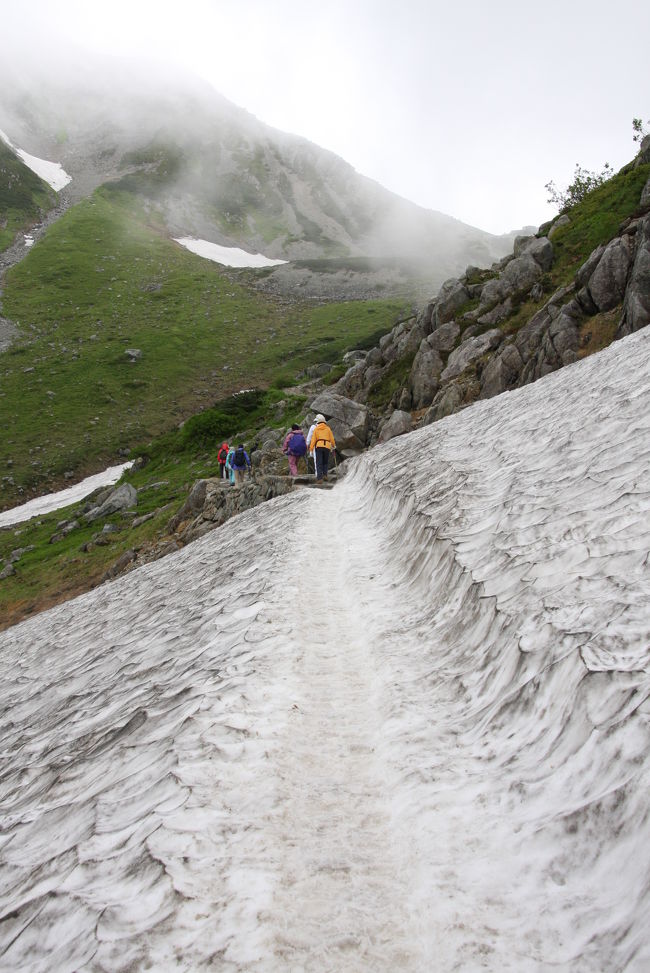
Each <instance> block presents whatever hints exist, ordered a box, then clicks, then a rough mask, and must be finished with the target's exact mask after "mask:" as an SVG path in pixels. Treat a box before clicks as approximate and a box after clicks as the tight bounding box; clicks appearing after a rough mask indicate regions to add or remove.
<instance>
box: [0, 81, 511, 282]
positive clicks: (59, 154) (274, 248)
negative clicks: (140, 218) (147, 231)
mask: <svg viewBox="0 0 650 973" xmlns="http://www.w3.org/2000/svg"><path fill="white" fill-rule="evenodd" d="M100 73H101V72H100ZM182 84H184V85H185V88H182V87H180V85H181V82H180V81H174V80H173V79H169V80H168V82H167V84H166V87H165V88H163V89H160V88H157V87H156V85H155V84H154V83H153V81H152V79H151V78H148V83H147V84H144V83H143V82H142V75H141V74H140V75H138V74H137V73H136V74H130V73H129V72H124V71H121V72H120V81H119V84H117V85H116V86H115V87H114V88H113V90H112V91H110V93H108V94H107V93H106V91H105V89H103V88H102V82H101V80H99V79H98V78H97V77H95V79H94V82H92V83H91V82H90V80H89V81H88V83H87V84H86V86H85V88H84V91H83V95H80V94H79V91H78V81H75V82H74V84H73V85H72V88H67V87H66V85H65V84H64V83H63V82H60V83H59V85H58V87H57V86H55V85H50V86H49V87H48V89H47V90H43V89H41V90H40V91H38V92H34V93H30V92H29V91H28V90H26V89H21V88H20V86H18V85H16V83H15V82H14V84H13V87H10V88H5V91H4V92H3V97H2V103H1V104H0V127H3V126H4V127H5V128H7V130H8V131H9V134H10V135H11V136H12V137H13V138H14V139H15V140H16V141H18V142H21V141H22V143H24V146H25V147H26V148H27V149H28V150H30V151H33V152H34V153H35V154H38V153H41V154H44V155H46V156H47V157H50V158H53V159H54V160H55V161H57V162H61V163H62V164H63V165H64V168H66V170H67V171H68V172H69V173H70V175H71V176H72V177H73V181H72V184H71V185H70V187H69V193H70V196H71V199H72V200H73V202H74V201H77V200H78V199H80V198H84V197H85V196H87V195H88V194H89V192H91V191H92V190H93V189H95V188H97V186H98V185H100V184H101V183H103V182H105V181H111V182H114V181H119V180H124V181H125V183H123V185H125V186H126V187H128V188H129V190H130V191H133V192H135V193H139V194H141V195H144V196H145V197H148V198H150V199H151V200H152V202H155V204H156V205H158V206H159V207H161V209H162V210H163V212H164V214H165V217H166V220H167V223H168V225H169V229H170V233H171V235H172V236H185V235H194V236H205V238H206V239H210V240H211V241H212V242H215V243H221V244H225V245H237V246H242V245H243V246H244V247H245V248H247V249H253V250H257V251H260V252H264V253H265V254H266V255H267V256H270V257H278V258H283V259H309V258H324V257H325V258H328V257H334V258H341V257H345V256H350V257H359V256H366V257H375V258H389V257H392V258H394V257H399V258H402V259H404V260H407V261H408V262H409V263H411V264H412V265H413V268H414V271H415V273H416V275H417V276H419V277H421V278H422V277H424V278H426V280H427V285H428V286H429V288H431V287H435V286H436V283H441V282H442V279H444V278H445V277H446V276H449V274H450V273H452V272H453V273H458V272H460V271H461V270H462V269H464V267H465V266H467V264H468V263H477V262H478V263H481V262H482V263H485V262H487V263H490V262H492V260H494V259H497V258H500V257H502V256H504V255H505V254H506V253H507V252H508V249H509V247H510V246H511V245H512V240H513V235H512V234H506V235H503V236H494V235H493V234H489V233H486V232H485V231H482V230H479V229H477V228H475V227H471V226H468V225H467V224H464V223H462V222H461V221H460V220H457V219H455V218H454V217H451V216H447V215H446V214H443V213H439V212H436V211H434V210H427V209H424V208H423V207H420V206H418V205H417V204H415V203H412V202H411V201H409V200H406V199H403V198H402V197H400V196H398V195H397V194H395V193H392V192H391V191H389V190H387V189H384V187H382V186H380V184H379V183H377V182H376V181H374V180H372V179H369V178H368V177H366V176H363V175H361V174H359V173H358V172H356V170H355V169H354V168H353V167H352V166H350V165H349V163H347V162H345V160H343V159H341V158H340V157H339V156H337V155H336V154H335V153H333V152H331V151H329V150H328V149H323V148H321V147H319V146H317V145H315V143H313V142H310V141H308V140H307V139H304V138H302V137H300V136H296V135H291V134H288V133H284V132H281V131H280V130H278V129H275V128H272V127H271V126H268V125H266V124H265V123H264V122H261V121H259V120H258V119H257V118H255V116H253V115H251V114H250V113H249V112H247V111H245V109H241V108H239V107H238V106H236V105H234V104H233V103H231V102H228V100H227V99H225V98H223V96H221V95H219V94H218V93H217V92H216V91H214V89H212V88H211V86H210V85H208V84H207V82H202V81H197V80H196V79H191V78H190V79H185V78H184V80H183V82H182ZM281 279H282V274H281V272H278V277H277V278H276V280H281Z"/></svg>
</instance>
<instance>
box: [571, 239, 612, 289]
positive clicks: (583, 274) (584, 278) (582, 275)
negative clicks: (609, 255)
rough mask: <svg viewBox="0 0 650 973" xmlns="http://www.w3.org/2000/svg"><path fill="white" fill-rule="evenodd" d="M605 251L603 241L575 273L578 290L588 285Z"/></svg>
mask: <svg viewBox="0 0 650 973" xmlns="http://www.w3.org/2000/svg"><path fill="white" fill-rule="evenodd" d="M604 252H605V245H604V244H602V243H601V244H600V245H599V246H597V247H596V249H595V250H592V251H591V253H590V254H589V256H588V257H587V259H586V260H585V262H584V263H583V265H582V267H581V268H580V270H579V271H578V273H577V274H576V275H575V285H576V289H577V290H580V288H582V287H586V285H587V282H588V281H589V278H590V277H591V275H592V274H593V272H594V270H595V269H596V267H597V266H598V263H599V261H600V258H601V257H602V255H603V254H604Z"/></svg>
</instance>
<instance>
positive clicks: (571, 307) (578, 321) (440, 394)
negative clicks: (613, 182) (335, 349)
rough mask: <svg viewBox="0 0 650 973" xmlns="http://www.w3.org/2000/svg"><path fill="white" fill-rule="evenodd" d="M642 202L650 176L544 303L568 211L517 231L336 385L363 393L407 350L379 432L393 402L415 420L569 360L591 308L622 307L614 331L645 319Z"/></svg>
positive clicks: (645, 209)
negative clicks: (610, 231)
mask: <svg viewBox="0 0 650 973" xmlns="http://www.w3.org/2000/svg"><path fill="white" fill-rule="evenodd" d="M648 144H649V146H650V140H649V143H648ZM648 152H649V153H650V147H649V148H648ZM639 160H641V156H639V158H638V159H637V162H638V161H639ZM641 161H642V160H641ZM649 211H650V179H649V180H648V181H647V182H646V185H645V187H644V189H643V192H642V194H641V198H640V202H639V208H638V210H637V212H636V213H635V214H634V215H633V216H632V217H631V218H630V219H628V220H627V221H626V222H625V223H624V224H623V226H621V228H620V230H619V233H618V235H617V236H616V237H615V238H614V239H612V240H610V241H609V242H607V243H605V244H602V245H599V246H598V247H596V248H595V250H594V251H593V252H592V253H591V254H590V255H589V257H588V259H587V260H586V261H585V262H584V263H583V265H582V266H581V267H580V268H579V269H578V271H577V273H576V274H575V277H574V279H573V280H572V281H570V283H568V284H567V285H566V286H563V287H561V288H560V289H558V290H556V291H555V293H553V294H551V295H550V297H548V299H547V300H546V302H545V303H542V302H543V300H544V296H545V293H548V290H549V277H548V274H549V271H551V270H552V266H553V259H554V249H553V243H552V242H551V241H550V239H549V237H550V236H551V235H553V236H554V235H555V233H556V232H557V231H558V230H559V229H561V228H562V227H563V226H567V225H568V224H570V222H571V218H570V217H569V216H566V215H564V216H561V217H558V219H557V220H555V221H554V222H553V224H552V225H551V226H550V227H549V233H548V235H544V234H542V235H539V236H525V237H524V236H522V237H518V238H517V239H516V240H515V245H514V252H513V254H512V255H511V256H509V257H505V258H503V259H502V260H500V261H499V262H498V263H495V264H494V265H493V266H492V267H491V268H490V270H486V271H482V270H479V269H478V268H476V267H468V268H467V270H466V272H465V275H464V276H463V277H460V278H457V279H456V278H454V279H450V280H447V281H445V283H444V284H443V286H442V287H441V289H440V293H439V295H438V297H437V298H436V299H434V300H431V301H429V302H428V303H427V304H426V306H425V307H424V308H423V309H422V310H421V311H420V312H419V313H418V314H417V315H416V317H415V318H413V319H412V320H411V321H410V322H400V325H399V326H398V327H396V328H395V329H393V331H392V332H391V333H390V334H389V335H386V336H385V337H384V338H383V339H382V341H381V342H380V345H379V347H378V348H376V349H373V350H372V351H371V352H369V353H368V355H367V356H366V358H365V360H363V361H358V362H356V363H355V364H354V365H353V366H352V367H351V368H350V369H349V370H348V372H346V374H345V375H344V376H343V378H342V379H341V380H340V381H339V383H338V384H337V386H336V389H337V391H339V392H340V393H341V394H344V395H346V396H347V397H349V398H353V399H356V400H358V401H362V402H367V401H368V399H369V395H370V393H371V392H372V390H373V388H375V387H377V385H378V383H379V382H381V380H382V378H383V377H384V375H385V374H386V372H387V369H388V368H393V369H394V368H395V363H396V362H400V361H402V362H403V363H404V365H405V367H409V357H407V355H408V356H411V355H412V362H411V363H410V369H409V375H408V379H407V381H406V383H405V384H404V385H403V386H402V387H401V388H399V389H397V391H395V392H394V393H393V394H392V396H391V398H390V402H387V403H386V406H385V411H384V413H383V415H382V416H380V417H376V418H375V421H374V423H373V418H372V414H371V417H370V427H371V428H372V427H373V425H374V428H375V429H376V430H379V432H380V435H383V430H384V428H389V426H388V423H389V421H390V419H391V417H392V415H393V413H394V411H395V410H398V411H408V410H417V411H418V412H419V413H420V414H421V415H420V416H418V417H416V418H417V419H418V421H419V422H424V423H428V422H433V421H436V420H437V419H440V418H443V417H444V416H446V415H449V414H450V413H452V412H456V411H458V410H459V409H462V408H464V407H465V406H466V405H468V404H470V403H471V402H473V401H475V400H476V399H477V398H481V399H487V398H491V397H492V396H494V395H498V394H499V393H501V392H504V391H508V390H510V389H514V388H517V387H519V386H522V385H526V384H528V383H529V382H534V381H536V380H537V379H538V378H541V377H542V376H543V375H547V374H548V373H549V372H552V371H554V370H556V369H558V368H562V367H563V366H565V365H569V364H571V363H573V362H575V361H576V360H577V358H578V355H579V352H580V345H581V340H587V341H588V340H589V337H590V332H589V320H590V318H592V317H594V316H596V315H608V314H612V313H614V314H615V313H616V310H617V309H618V308H621V312H622V313H621V317H620V321H619V324H618V330H617V333H616V336H617V337H622V336H623V335H626V334H630V333H632V332H633V331H638V330H639V329H640V328H643V327H646V326H647V325H648V324H650V212H649ZM527 302H530V303H534V304H536V305H537V306H538V310H537V311H536V312H535V313H533V314H532V316H531V317H530V318H529V320H528V321H525V322H524V323H523V324H521V323H520V322H519V321H517V324H516V327H512V326H510V325H509V322H510V321H511V320H512V318H513V315H514V314H515V313H517V312H518V311H519V308H520V307H521V305H522V304H524V303H527ZM540 305H541V306H540ZM510 331H511V332H512V333H509V332H510ZM581 335H585V339H581ZM393 374H394V372H393ZM425 410H426V411H425ZM422 413H424V414H423V416H422ZM377 420H378V421H377ZM376 439H377V433H376V432H371V433H370V434H369V444H372V443H373V442H375V441H376Z"/></svg>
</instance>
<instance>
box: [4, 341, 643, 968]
mask: <svg viewBox="0 0 650 973" xmlns="http://www.w3.org/2000/svg"><path fill="white" fill-rule="evenodd" d="M648 402H650V331H649V332H640V333H639V334H638V335H635V336H632V337H630V338H626V339H624V340H623V341H621V342H617V343H616V344H615V345H613V346H612V347H611V348H610V349H608V350H607V351H606V352H603V353H602V354H601V355H599V356H593V357H592V358H590V359H588V360H587V361H585V362H582V363H580V364H579V365H575V366H571V367H568V368H566V369H564V370H562V371H561V372H558V373H555V374H554V375H551V376H548V377H547V378H545V379H542V380H540V381H539V382H537V383H536V384H535V385H532V386H530V387H528V388H525V389H521V390H517V391H516V392H513V393H511V394H508V395H504V396H501V397H499V398H498V399H494V400H491V401H488V402H485V403H482V404H480V405H479V406H476V407H474V408H472V409H468V410H465V411H464V412H462V413H461V414H459V415H457V416H454V417H450V418H449V419H447V420H444V421H443V422H440V423H437V424H436V425H434V426H431V427H426V428H423V429H421V430H418V431H417V432H415V433H413V434H411V435H410V436H405V437H400V438H399V439H397V440H394V441H392V442H390V443H388V444H386V445H385V446H383V447H380V448H378V449H375V450H372V451H370V452H369V453H367V454H366V455H365V456H364V458H363V459H362V460H361V461H360V462H359V463H358V464H357V466H356V467H354V469H353V470H352V472H351V474H350V475H349V476H348V477H346V479H345V480H344V481H343V483H342V484H340V485H337V487H336V488H335V489H334V490H331V491H327V492H326V491H308V490H303V491H297V492H294V493H291V494H289V495H287V496H284V497H280V498H278V499H276V500H273V501H270V502H269V503H266V504H262V505H261V506H258V507H256V508H254V509H252V510H250V511H247V512H245V513H243V514H241V515H239V516H237V517H234V518H233V519H231V520H230V521H228V522H227V523H226V524H225V525H224V526H223V527H222V528H220V529H219V530H218V531H214V532H212V533H210V534H207V535H206V536H205V537H203V538H201V539H200V540H198V541H196V542H194V543H192V544H190V545H188V546H187V547H185V548H184V549H182V550H181V551H179V552H178V553H176V554H174V555H170V556H169V557H168V558H165V559H163V560H160V561H157V562H155V563H153V564H150V565H147V566H145V567H143V568H141V569H138V570H136V571H134V572H133V573H132V574H130V575H127V576H126V577H124V578H122V579H120V580H118V581H116V582H114V583H112V584H109V585H104V586H102V587H100V588H98V589H96V590H95V591H92V592H89V593H88V594H86V595H83V596H82V597H80V598H77V599H75V600H74V601H72V602H69V603H67V604H64V605H61V606H59V607H57V608H55V609H53V610H51V611H49V612H46V613H44V614H43V615H41V616H38V617H36V618H33V619H30V620H28V621H27V622H24V623H23V624H21V625H18V626H16V627H14V628H12V629H10V630H8V631H6V632H4V633H2V634H1V635H0V652H2V658H3V665H4V672H5V676H4V680H3V684H2V687H1V688H0V739H1V740H2V751H3V762H2V766H1V768H0V804H1V807H2V817H1V820H0V850H1V863H0V969H1V970H7V971H9V970H11V971H15V970H18V969H20V970H21V971H33V973H41V971H42V973H45V971H48V973H49V971H52V970H56V971H57V973H81V971H84V973H86V971H88V973H99V971H106V973H108V971H110V973H120V971H123V973H127V971H132V970H140V969H147V968H150V969H155V970H156V971H168V970H169V971H186V973H194V971H197V970H203V969H205V970H209V969H216V970H219V971H224V973H244V971H246V973H286V971H290V973H303V971H304V973H309V971H314V973H315V971H318V973H328V971H331V973H353V971H354V973H361V971H366V970H367V971H371V970H372V971H373V973H380V971H394V970H400V971H403V973H430V971H431V970H436V971H440V973H452V971H458V973H473V971H479V970H481V971H485V970H487V971H494V973H510V971H511V973H521V971H522V970H526V971H528V970H530V971H549V973H550V971H551V970H552V971H553V973H602V971H603V970H621V971H622V970H625V971H626V973H645V971H646V970H647V969H648V967H649V965H650V936H649V935H648V929H649V928H650V895H649V893H648V884H647V875H648V868H649V866H650V859H649V855H650V852H649V851H648V849H650V818H649V817H648V812H647V793H648V788H649V787H650V760H649V758H648V753H650V683H649V682H648V668H649V666H650V659H649V655H648V652H649V648H648V638H647V633H648V614H647V613H648V608H647V606H648V604H649V603H650V570H649V564H648V550H649V549H650V435H649V433H650V419H649V413H648V408H647V405H648Z"/></svg>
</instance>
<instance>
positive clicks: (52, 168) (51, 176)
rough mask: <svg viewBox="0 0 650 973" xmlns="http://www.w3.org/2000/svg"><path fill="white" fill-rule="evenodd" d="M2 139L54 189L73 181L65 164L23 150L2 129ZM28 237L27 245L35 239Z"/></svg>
mask: <svg viewBox="0 0 650 973" xmlns="http://www.w3.org/2000/svg"><path fill="white" fill-rule="evenodd" d="M0 139H2V141H3V142H5V143H6V144H7V145H8V146H9V148H10V149H13V150H14V152H15V153H16V155H18V156H20V158H21V159H22V160H23V162H24V163H25V165H26V166H27V168H28V169H31V170H32V172H35V173H36V175H37V176H40V178H41V179H43V180H44V181H45V182H47V183H49V185H50V186H51V187H52V189H55V190H56V191H57V192H59V191H60V190H61V189H63V188H64V186H67V185H68V183H69V182H72V176H69V175H68V173H67V172H66V171H65V169H64V168H63V166H62V165H61V164H60V163H59V162H50V161H48V159H39V158H38V156H36V155H30V154H29V152H23V150H22V149H18V148H16V146H15V145H14V144H13V142H11V141H10V139H9V136H8V135H5V133H4V132H3V131H2V130H1V129H0ZM27 241H28V238H27V237H25V242H26V245H27V246H31V245H32V244H33V242H34V241H33V239H32V240H31V243H29V242H27Z"/></svg>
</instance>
